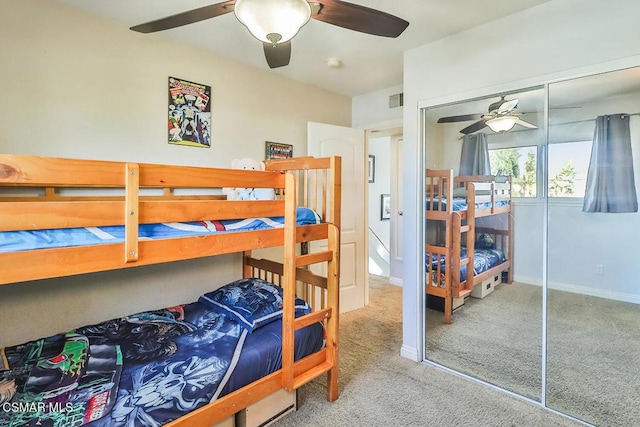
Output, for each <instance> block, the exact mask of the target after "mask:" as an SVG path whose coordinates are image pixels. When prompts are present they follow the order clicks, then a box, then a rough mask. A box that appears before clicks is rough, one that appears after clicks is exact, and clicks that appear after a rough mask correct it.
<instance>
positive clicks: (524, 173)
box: [489, 146, 538, 197]
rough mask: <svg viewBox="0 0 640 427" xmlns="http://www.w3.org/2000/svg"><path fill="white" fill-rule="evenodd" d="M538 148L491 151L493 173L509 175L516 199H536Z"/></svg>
mask: <svg viewBox="0 0 640 427" xmlns="http://www.w3.org/2000/svg"><path fill="white" fill-rule="evenodd" d="M537 153H538V148H537V147H536V146H527V147H515V148H498V149H493V150H489V159H490V161H491V173H492V174H493V175H509V176H511V183H512V185H513V188H512V194H513V196H515V197H536V187H537V185H536V167H537V158H538V155H537Z"/></svg>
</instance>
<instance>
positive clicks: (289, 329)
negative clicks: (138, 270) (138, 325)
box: [0, 154, 341, 426]
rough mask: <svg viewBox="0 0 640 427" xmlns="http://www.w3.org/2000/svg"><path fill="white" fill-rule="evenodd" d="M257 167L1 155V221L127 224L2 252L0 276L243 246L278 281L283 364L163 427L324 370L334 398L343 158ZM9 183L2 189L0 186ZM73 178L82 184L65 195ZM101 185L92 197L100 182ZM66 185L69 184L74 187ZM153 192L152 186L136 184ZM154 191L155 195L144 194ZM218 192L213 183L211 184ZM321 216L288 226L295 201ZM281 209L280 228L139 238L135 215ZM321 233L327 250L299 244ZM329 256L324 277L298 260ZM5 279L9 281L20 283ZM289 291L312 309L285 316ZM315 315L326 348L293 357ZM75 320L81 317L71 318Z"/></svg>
mask: <svg viewBox="0 0 640 427" xmlns="http://www.w3.org/2000/svg"><path fill="white" fill-rule="evenodd" d="M266 169H267V170H266V171H252V170H235V169H216V168H201V167H187V166H167V165H156V164H142V163H125V162H110V161H92V160H74V159H61V158H45V157H33V156H21V155H4V154H0V191H3V193H0V231H11V230H37V229H50V228H70V227H90V226H106V225H124V227H125V236H126V237H125V241H124V243H112V244H100V245H91V246H82V247H66V248H58V249H38V250H27V251H21V252H8V253H0V265H3V272H2V274H1V275H0V285H6V284H11V283H17V282H23V281H30V280H36V279H45V278H52V277H61V276H68V275H74V274H82V273H89V272H96V271H105V270H113V269H121V268H128V267H135V266H141V265H149V264H158V263H164V262H170V261H177V260H185V259H191V258H200V257H206V256H212V255H219V254H227V253H235V252H242V253H243V256H242V259H243V266H244V267H243V276H244V277H261V278H264V279H267V280H270V281H272V282H274V283H276V284H279V285H280V286H282V287H283V289H284V308H283V348H282V369H280V370H279V371H277V372H274V373H272V374H270V375H268V376H266V377H264V378H262V379H260V380H258V381H256V382H254V383H252V384H249V385H247V386H245V387H243V388H241V389H239V390H237V391H234V392H232V393H230V394H228V395H226V396H224V397H222V398H220V399H218V400H216V401H215V402H213V403H210V404H208V405H206V406H204V407H202V408H200V409H198V410H196V411H194V412H191V413H189V414H187V415H185V416H183V417H181V418H179V419H177V420H175V421H173V422H171V423H170V424H168V425H171V426H181V425H185V426H187V425H188V426H193V425H212V424H215V423H217V422H219V421H221V420H224V419H225V418H227V417H229V416H231V415H233V414H235V413H236V412H238V411H239V410H241V409H243V408H246V407H247V406H249V405H251V404H253V403H255V402H257V401H259V400H261V399H263V398H264V397H266V396H268V395H270V394H271V393H274V392H276V391H278V390H280V389H282V388H284V389H286V390H287V391H292V390H295V389H297V388H298V387H300V386H301V385H303V384H305V383H307V382H309V381H311V380H312V379H314V378H316V377H318V376H320V375H322V374H324V373H327V374H328V375H327V399H328V400H329V401H334V400H336V399H337V398H338V394H339V389H338V320H339V319H338V313H339V277H340V271H339V265H340V258H339V257H340V249H339V248H340V242H339V240H340V197H341V159H340V157H330V158H322V159H316V158H312V157H302V158H294V159H286V160H276V161H268V162H266ZM6 187H13V189H10V190H7V191H5V190H3V188H6ZM222 187H246V188H254V187H258V188H274V189H276V191H277V192H278V193H280V194H281V196H279V197H278V199H277V200H271V201H236V200H234V201H229V200H226V199H225V196H220V195H217V194H214V193H215V192H212V195H180V194H178V193H179V191H177V189H193V188H197V189H203V188H207V189H219V188H222ZM70 188H74V189H75V188H80V189H82V190H80V193H81V194H78V192H77V191H76V192H75V193H69V189H70ZM98 188H100V189H104V188H106V189H117V190H115V191H116V192H119V193H120V194H118V195H113V194H112V193H113V191H114V190H109V195H100V192H102V193H104V190H101V191H96V189H98ZM74 191H75V190H74ZM145 192H147V193H149V192H150V193H152V194H145ZM153 193H155V194H153ZM218 193H219V191H218ZM297 206H306V207H310V208H312V209H314V210H315V211H316V212H318V213H319V214H320V215H321V216H322V218H323V222H322V223H321V224H317V225H306V226H296V207H297ZM264 216H284V217H285V225H284V228H279V229H269V230H257V231H243V232H235V233H234V232H225V233H214V234H210V235H206V236H197V237H181V238H172V239H163V240H140V239H139V238H138V225H139V224H150V223H162V222H181V221H202V220H221V219H234V218H254V217H264ZM314 240H327V242H328V246H327V248H328V249H327V250H326V251H323V252H317V253H311V254H308V253H304V251H302V255H300V254H299V253H301V251H300V250H299V249H298V248H299V246H300V245H298V244H299V243H303V242H310V241H314ZM267 247H282V252H281V253H282V259H283V261H282V262H274V261H269V260H260V259H255V258H253V257H252V256H251V250H253V249H259V248H267ZM321 262H326V263H327V277H321V276H318V275H316V274H313V273H312V272H311V271H310V270H308V269H307V268H306V266H308V265H310V264H315V263H321ZM12 286H18V285H17V284H15V285H12ZM296 292H297V293H298V294H299V295H300V293H301V294H302V296H303V297H305V298H306V299H307V300H308V302H309V303H310V305H311V306H312V307H313V312H312V313H310V314H308V315H305V316H303V317H298V318H295V316H294V299H295V295H296ZM318 321H321V322H323V323H324V325H325V330H326V346H325V347H324V348H323V349H321V350H320V351H318V352H317V353H314V354H312V355H310V356H307V357H305V358H304V359H302V360H299V361H297V362H295V363H294V342H293V341H294V332H295V331H296V330H298V329H301V328H303V327H305V326H307V325H310V324H312V323H314V322H318ZM78 326H80V325H78Z"/></svg>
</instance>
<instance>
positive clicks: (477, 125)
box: [460, 119, 489, 135]
mask: <svg viewBox="0 0 640 427" xmlns="http://www.w3.org/2000/svg"><path fill="white" fill-rule="evenodd" d="M487 120H489V119H482V120H480V121H478V122H475V123H474V124H472V125H471V126H467V127H466V128H464V129H462V130H461V131H460V133H463V134H465V135H469V134H470V133H474V132H477V131H479V130H480V129H482V128H484V127H485V126H487Z"/></svg>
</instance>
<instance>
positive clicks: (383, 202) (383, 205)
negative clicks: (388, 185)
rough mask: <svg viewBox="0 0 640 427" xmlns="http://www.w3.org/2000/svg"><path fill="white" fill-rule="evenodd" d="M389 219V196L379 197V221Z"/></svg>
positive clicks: (382, 195)
mask: <svg viewBox="0 0 640 427" xmlns="http://www.w3.org/2000/svg"><path fill="white" fill-rule="evenodd" d="M383 219H391V195H390V194H381V195H380V220H383Z"/></svg>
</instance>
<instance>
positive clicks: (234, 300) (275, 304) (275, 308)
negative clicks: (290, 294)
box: [198, 278, 311, 333]
mask: <svg viewBox="0 0 640 427" xmlns="http://www.w3.org/2000/svg"><path fill="white" fill-rule="evenodd" d="M198 302H200V303H201V304H203V305H204V306H206V307H207V308H209V309H211V310H213V311H215V312H217V313H221V314H225V315H227V316H229V317H230V318H232V319H234V320H235V321H237V322H238V323H240V325H241V326H242V327H243V328H245V329H246V330H247V331H249V333H251V332H253V331H255V330H256V329H258V328H259V327H260V326H263V325H266V324H267V323H271V322H273V321H275V320H278V319H280V318H282V305H283V301H282V288H281V287H280V286H276V285H274V284H273V283H269V282H266V281H264V280H262V279H256V278H248V279H240V280H236V281H235V282H231V283H229V284H227V285H224V286H223V287H221V288H220V289H216V290H215V291H212V292H208V293H206V294H204V295H202V296H201V297H200V298H199V299H198ZM295 310H296V317H298V316H301V315H304V314H307V313H311V307H309V304H307V303H306V302H305V301H304V300H301V299H300V298H296V302H295Z"/></svg>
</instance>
